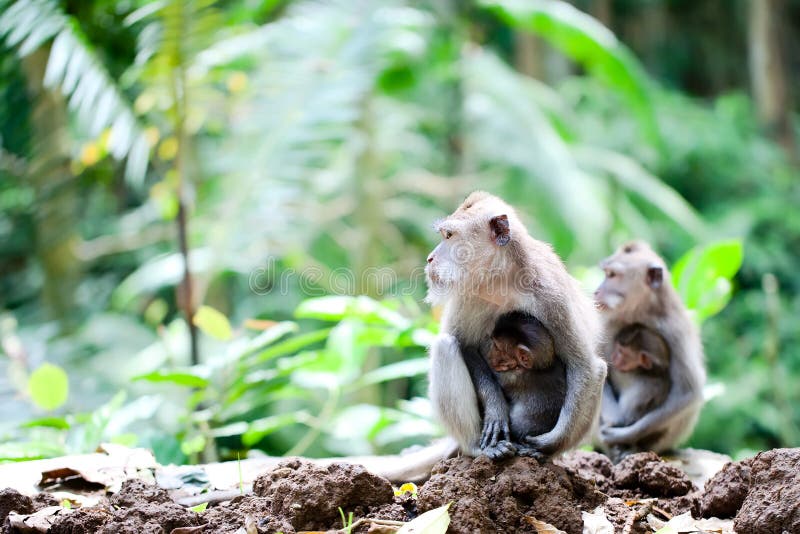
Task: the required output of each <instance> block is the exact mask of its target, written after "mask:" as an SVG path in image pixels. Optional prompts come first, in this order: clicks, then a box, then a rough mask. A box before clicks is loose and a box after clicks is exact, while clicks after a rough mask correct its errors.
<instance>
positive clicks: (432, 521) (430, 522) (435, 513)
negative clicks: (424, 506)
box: [397, 503, 452, 534]
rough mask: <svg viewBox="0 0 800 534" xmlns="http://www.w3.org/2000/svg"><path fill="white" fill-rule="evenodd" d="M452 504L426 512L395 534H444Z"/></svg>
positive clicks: (448, 524) (448, 522)
mask: <svg viewBox="0 0 800 534" xmlns="http://www.w3.org/2000/svg"><path fill="white" fill-rule="evenodd" d="M451 504H452V503H447V504H445V505H444V506H440V507H439V508H435V509H433V510H428V511H427V512H425V513H424V514H422V515H421V516H419V517H417V518H416V519H414V520H413V521H411V522H409V523H406V524H405V525H403V526H402V527H400V530H398V531H397V534H445V533H446V532H447V527H449V526H450V514H449V513H447V510H449V509H450V505H451Z"/></svg>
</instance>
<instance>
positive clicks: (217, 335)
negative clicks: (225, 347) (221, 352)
mask: <svg viewBox="0 0 800 534" xmlns="http://www.w3.org/2000/svg"><path fill="white" fill-rule="evenodd" d="M192 322H193V323H194V324H195V325H196V326H197V328H199V329H200V330H202V331H203V333H204V334H206V335H208V336H211V337H213V338H214V339H219V340H220V341H227V340H229V339H230V338H231V337H232V336H233V330H232V329H231V323H230V322H229V321H228V318H227V317H225V315H224V314H222V312H219V311H217V310H215V309H214V308H212V307H211V306H200V308H199V309H198V310H197V311H196V312H195V314H194V317H193V318H192Z"/></svg>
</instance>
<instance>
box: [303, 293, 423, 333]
mask: <svg viewBox="0 0 800 534" xmlns="http://www.w3.org/2000/svg"><path fill="white" fill-rule="evenodd" d="M294 314H295V316H296V317H300V318H307V319H322V320H323V321H341V320H342V319H345V318H353V319H360V320H362V321H364V322H366V323H378V324H386V325H391V326H394V327H397V328H403V329H404V328H408V326H409V320H408V319H406V318H405V317H403V316H402V315H400V314H399V313H397V312H396V311H394V310H391V309H389V308H388V307H386V306H385V305H384V304H382V303H381V302H379V301H377V300H375V299H371V298H369V297H365V296H359V297H350V296H345V295H332V296H328V297H319V298H315V299H308V300H305V301H303V302H301V303H300V305H299V306H298V307H297V309H296V310H295V312H294Z"/></svg>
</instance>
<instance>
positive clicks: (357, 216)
mask: <svg viewBox="0 0 800 534" xmlns="http://www.w3.org/2000/svg"><path fill="white" fill-rule="evenodd" d="M798 29H800V1H797V0H785V1H781V0H752V1H746V0H707V1H704V2H691V1H688V0H573V1H572V2H564V1H556V0H552V1H546V0H471V1H467V2H462V1H458V0H415V1H409V0H380V1H379V0H327V1H322V0H312V1H302V0H296V1H295V0H292V1H289V0H219V1H211V0H152V1H148V0H118V1H111V0H91V1H86V0H59V1H55V0H17V1H9V0H0V72H1V73H2V74H0V93H1V94H2V99H1V100H0V206H2V208H1V209H0V342H1V343H0V347H2V354H0V458H1V459H4V460H20V459H27V458H38V457H45V456H52V455H59V454H65V453H72V452H81V451H89V450H93V449H94V448H95V447H96V446H97V444H98V443H99V442H101V441H115V442H119V443H125V444H129V445H138V446H147V447H152V448H153V449H154V451H155V453H156V455H157V457H158V459H159V460H160V461H162V462H170V461H173V462H187V461H208V460H214V459H217V458H223V459H225V458H228V459H229V458H236V455H237V453H245V452H247V451H249V450H254V449H260V450H263V451H265V452H266V453H269V454H286V453H290V454H306V455H328V454H360V453H385V452H394V451H397V450H399V449H401V448H403V447H406V446H408V445H411V444H414V443H424V442H426V441H427V440H429V439H430V438H431V437H432V436H435V435H438V433H439V430H438V429H437V428H436V427H435V425H434V424H433V423H432V422H431V420H430V410H429V407H428V404H427V401H426V399H425V389H426V383H425V373H426V369H427V359H426V355H425V346H426V344H427V343H428V342H429V340H430V339H431V337H432V336H433V335H435V332H436V328H437V327H436V321H435V318H434V317H433V316H432V315H431V311H430V310H429V309H428V307H427V306H425V305H424V304H422V297H423V296H424V291H425V288H424V280H423V278H422V276H421V267H422V265H423V264H424V258H425V256H426V254H427V252H428V251H429V250H430V248H431V247H432V246H433V245H434V243H435V241H436V238H437V235H436V234H435V233H434V232H432V231H431V226H430V223H431V222H432V221H433V220H434V219H436V218H437V217H441V216H442V215H444V214H446V213H449V212H450V211H452V209H453V208H454V207H455V206H456V205H457V204H458V203H459V202H460V200H461V199H462V198H463V197H464V196H465V195H466V194H467V193H468V192H469V191H470V190H472V189H475V188H482V189H487V190H490V191H492V192H495V193H497V194H499V195H501V196H503V197H505V198H506V199H508V200H509V201H510V202H511V203H512V204H514V205H516V206H517V207H518V209H519V211H520V212H521V213H522V214H523V215H524V217H525V219H526V222H527V223H528V225H529V228H530V230H531V232H532V234H533V235H535V236H536V237H538V238H540V239H543V240H546V241H549V242H552V243H553V244H554V246H555V248H556V250H557V251H558V252H559V254H560V255H561V256H562V257H563V258H564V259H565V261H567V263H568V265H569V267H570V269H571V271H572V272H573V273H574V274H575V275H576V276H577V277H579V278H580V279H582V280H583V281H584V282H585V283H586V285H587V289H588V290H591V289H593V288H594V287H593V286H594V285H595V284H596V283H597V282H598V279H599V273H598V270H597V269H596V268H595V267H594V266H595V265H596V264H597V262H598V261H599V260H600V259H601V258H602V257H604V256H605V255H607V254H608V253H610V251H611V250H612V249H613V248H614V247H615V246H616V245H617V244H619V243H620V242H621V241H622V240H624V239H626V238H629V237H640V238H644V239H646V240H649V241H651V242H652V243H653V244H654V245H655V246H656V247H657V249H658V250H660V251H661V252H662V253H663V254H664V256H665V257H666V258H667V259H668V261H669V262H670V263H674V262H676V261H678V259H679V258H681V257H682V258H683V259H682V260H680V264H679V265H677V266H676V271H677V272H676V284H677V285H678V287H679V289H680V290H681V293H682V295H683V296H684V298H685V299H686V300H687V302H688V303H689V305H690V307H691V308H692V309H693V310H694V311H695V312H696V314H697V317H698V319H699V320H703V319H706V318H708V319H707V320H705V321H704V322H703V338H704V340H705V346H706V354H707V361H708V367H709V372H710V384H709V387H708V390H707V397H708V402H707V405H706V408H705V410H704V412H703V415H702V418H701V421H700V423H699V425H698V428H697V430H696V431H695V434H694V436H693V438H692V440H691V442H690V444H691V445H692V446H696V447H704V448H710V449H713V450H716V451H720V452H726V453H730V454H733V455H736V456H742V455H746V454H748V453H749V452H751V451H753V450H759V449H765V448H772V447H779V446H799V445H800V388H798V387H797V384H798V379H799V378H800V329H798V328H797V326H796V324H797V317H798V316H800V276H798V271H800V256H798V251H800V210H798V207H799V206H800V180H798V174H797V161H798V151H797V147H798V145H797V140H796V139H797V137H796V135H797V115H796V110H797V109H798V102H799V101H798V99H799V98H800V94H792V93H791V91H790V89H791V88H792V87H797V86H798V81H800V80H798V78H800V68H798V67H800V65H799V64H798V62H800V54H797V53H796V51H797V50H798V47H799V46H800V32H798ZM793 51H794V52H793ZM742 244H743V247H742ZM690 250H691V252H689V253H688V255H686V253H687V251H690ZM742 250H743V251H744V252H743V263H741V269H739V264H740V262H741V261H742ZM737 270H738V274H737ZM734 275H735V276H734ZM726 303H728V304H727V307H725V304H726ZM723 307H724V309H722V308H723ZM720 310H722V311H721V312H720ZM717 312H720V313H719V314H718V315H716V316H714V317H713V318H710V317H711V316H712V315H714V314H716V313H717ZM187 317H188V318H191V320H189V321H187Z"/></svg>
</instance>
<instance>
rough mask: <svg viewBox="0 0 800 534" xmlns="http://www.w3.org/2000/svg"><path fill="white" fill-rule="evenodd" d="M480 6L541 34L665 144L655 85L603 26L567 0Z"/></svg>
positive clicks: (502, 0) (486, 1)
mask: <svg viewBox="0 0 800 534" xmlns="http://www.w3.org/2000/svg"><path fill="white" fill-rule="evenodd" d="M479 4H481V5H483V6H484V7H487V8H489V9H490V10H492V11H493V12H495V13H497V14H498V15H499V16H500V17H501V18H502V19H503V20H504V21H506V22H507V23H508V24H509V25H511V26H512V27H515V28H520V29H523V30H525V31H530V32H534V33H536V34H537V35H539V36H540V37H541V38H543V39H545V40H546V41H547V42H548V43H550V44H551V45H552V46H554V47H555V48H557V49H558V50H560V51H561V52H562V53H563V54H565V55H566V56H567V57H569V58H570V59H572V60H573V61H576V62H578V63H580V64H581V65H582V66H583V67H584V68H585V69H586V70H587V71H588V72H589V73H590V74H592V75H594V76H596V77H597V78H599V79H601V80H603V81H604V82H605V83H607V84H608V85H609V86H610V87H613V88H614V89H616V90H617V91H618V92H619V93H620V94H622V95H623V96H624V97H625V99H626V101H627V103H628V105H629V106H630V107H631V109H632V110H633V111H634V112H635V114H636V116H637V118H638V120H639V124H640V125H641V128H642V131H643V132H644V134H645V135H646V136H647V137H648V139H649V140H650V141H651V142H653V143H654V144H656V145H659V144H661V134H660V132H659V127H658V122H657V120H656V116H655V113H654V112H653V106H652V103H651V102H650V86H651V85H652V82H650V80H649V79H648V77H647V75H646V74H645V71H644V68H643V67H642V66H641V64H640V63H639V61H638V60H637V59H636V57H635V56H634V55H633V54H632V53H631V52H630V50H628V48H627V47H625V45H623V44H622V43H621V42H620V41H619V40H618V39H617V38H616V37H615V36H614V34H613V33H612V32H611V31H610V30H609V29H608V28H606V27H605V26H603V25H602V24H601V23H600V22H599V21H597V20H596V19H594V18H592V17H591V16H589V15H587V14H586V13H583V12H581V11H580V10H579V9H578V8H576V7H575V6H573V5H571V4H569V3H568V2H565V1H563V0H480V1H479Z"/></svg>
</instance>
